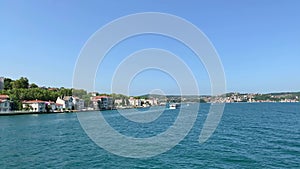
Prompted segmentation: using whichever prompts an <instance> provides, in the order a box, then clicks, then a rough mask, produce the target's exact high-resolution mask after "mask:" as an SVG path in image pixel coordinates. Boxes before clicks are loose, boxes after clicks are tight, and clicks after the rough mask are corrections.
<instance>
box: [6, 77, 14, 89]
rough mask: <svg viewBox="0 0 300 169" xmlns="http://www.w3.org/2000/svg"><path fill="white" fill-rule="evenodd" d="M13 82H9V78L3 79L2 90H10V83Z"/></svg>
mask: <svg viewBox="0 0 300 169" xmlns="http://www.w3.org/2000/svg"><path fill="white" fill-rule="evenodd" d="M13 82H14V81H13V80H11V79H10V78H5V79H4V90H10V89H12V83H13Z"/></svg>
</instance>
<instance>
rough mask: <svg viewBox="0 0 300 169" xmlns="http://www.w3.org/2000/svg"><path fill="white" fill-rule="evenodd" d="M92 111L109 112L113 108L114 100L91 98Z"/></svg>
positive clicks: (105, 97) (106, 97) (107, 97)
mask: <svg viewBox="0 0 300 169" xmlns="http://www.w3.org/2000/svg"><path fill="white" fill-rule="evenodd" d="M91 100H92V102H93V106H94V109H96V110H97V109H100V110H110V109H113V108H114V100H113V98H112V97H109V96H95V97H92V98H91Z"/></svg>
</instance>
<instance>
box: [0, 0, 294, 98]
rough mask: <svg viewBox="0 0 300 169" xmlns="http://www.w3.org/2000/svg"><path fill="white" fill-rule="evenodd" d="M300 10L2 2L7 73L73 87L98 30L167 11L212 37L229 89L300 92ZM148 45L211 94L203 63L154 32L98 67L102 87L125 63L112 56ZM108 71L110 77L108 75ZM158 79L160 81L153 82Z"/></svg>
mask: <svg viewBox="0 0 300 169" xmlns="http://www.w3.org/2000/svg"><path fill="white" fill-rule="evenodd" d="M299 9H300V1H298V0H277V1H272V0H243V1H240V0H217V1H216V0H212V1H201V0H191V1H176V0H164V1H157V0H151V1H150V0H149V1H146V0H145V1H141V0H127V1H116V0H109V1H67V0H62V1H59V0H56V1H54V0H44V1H38V0H36V1H32V0H27V1H21V0H20V1H9V0H2V1H0V23H1V26H0V42H1V45H0V56H1V60H0V76H4V77H9V78H12V79H17V78H20V77H21V76H25V77H28V78H29V80H30V81H31V82H33V83H36V84H38V85H40V86H54V87H61V86H64V87H72V77H73V70H74V66H75V63H76V60H77V57H78V55H79V52H80V50H81V48H82V47H83V45H84V44H85V42H86V41H87V40H88V38H89V37H90V36H91V35H92V34H93V33H94V32H95V31H97V30H98V29H99V28H101V27H102V26H104V25H105V24H107V23H109V22H110V21H112V20H114V19H117V18H119V17H122V16H124V15H128V14H134V13H137V12H163V13H170V14H173V15H177V16H179V17H182V18H184V19H186V20H188V21H190V22H191V23H193V24H194V25H196V26H197V27H198V28H199V29H201V30H202V31H203V32H204V33H205V34H206V35H207V37H208V38H209V39H210V41H211V42H212V43H213V44H214V46H215V48H216V49H217V51H218V53H219V56H220V58H221V61H222V63H223V66H224V70H225V75H226V80H227V90H228V91H237V92H260V93H267V92H276V91H300V78H299V74H300V10H299ZM153 42H154V43H153ZM149 47H157V48H162V49H167V50H170V51H172V52H174V53H176V54H178V55H180V56H183V59H184V60H185V61H186V62H187V64H188V65H189V66H190V68H191V69H192V70H193V72H194V74H195V76H196V78H197V80H198V82H199V84H200V91H201V93H203V94H207V93H209V82H208V78H207V74H206V72H205V69H204V68H203V67H201V66H202V65H201V63H197V64H196V63H195V62H191V61H190V62H189V60H188V59H186V58H184V55H189V54H190V51H188V49H185V47H181V46H180V44H178V43H177V42H175V41H173V40H170V39H167V38H164V37H159V36H154V35H149V36H144V37H135V38H133V39H129V40H128V41H124V43H122V44H120V45H119V46H117V47H116V48H118V49H119V50H115V51H112V52H111V53H110V54H109V55H112V56H111V57H107V58H108V59H106V60H105V61H104V63H103V66H100V68H99V73H98V74H97V79H96V90H98V91H99V92H101V93H102V92H109V88H110V85H109V80H107V79H109V78H110V75H111V74H112V73H113V70H114V68H115V67H114V66H116V65H117V64H118V61H120V60H118V59H113V55H118V56H124V57H125V56H126V55H129V54H130V53H132V52H134V51H135V50H139V49H143V48H149ZM117 51H118V52H117ZM101 69H103V70H107V71H108V72H105V73H102V74H101ZM154 74H155V75H157V76H156V77H157V78H152V79H151V78H149V77H153V75H154ZM153 82H155V83H153ZM169 82H172V79H171V78H170V77H168V76H167V75H165V74H163V73H161V72H156V71H148V72H144V73H141V74H140V75H138V76H137V77H136V78H135V79H134V80H133V82H132V86H131V92H132V94H141V93H145V92H147V91H149V90H151V89H153V88H162V89H165V90H166V91H165V92H166V93H169V94H175V93H176V89H175V88H176V85H174V81H173V82H172V84H169ZM150 83H151V84H150Z"/></svg>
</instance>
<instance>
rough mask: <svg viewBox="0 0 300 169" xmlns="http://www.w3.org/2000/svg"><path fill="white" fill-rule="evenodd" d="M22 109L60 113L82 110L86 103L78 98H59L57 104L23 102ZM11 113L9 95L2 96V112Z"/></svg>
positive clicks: (0, 99)
mask: <svg viewBox="0 0 300 169" xmlns="http://www.w3.org/2000/svg"><path fill="white" fill-rule="evenodd" d="M21 103H22V109H23V110H24V111H29V112H60V111H64V110H82V109H84V101H83V100H82V99H80V98H78V97H74V96H65V97H63V98H60V97H58V98H57V100H56V102H53V101H44V100H37V99H36V100H23V101H22V102H21ZM9 111H11V101H10V99H9V96H8V95H0V112H9Z"/></svg>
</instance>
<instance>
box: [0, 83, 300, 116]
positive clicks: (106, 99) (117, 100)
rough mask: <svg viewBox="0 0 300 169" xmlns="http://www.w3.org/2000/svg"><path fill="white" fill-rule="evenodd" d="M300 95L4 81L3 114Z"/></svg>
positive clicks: (295, 98) (0, 91) (295, 96)
mask: <svg viewBox="0 0 300 169" xmlns="http://www.w3.org/2000/svg"><path fill="white" fill-rule="evenodd" d="M299 101H300V92H284V93H269V94H259V93H244V94H243V93H227V94H224V95H220V96H190V95H186V96H176V95H167V96H163V95H155V94H151V95H150V94H146V95H142V96H125V95H122V94H115V93H112V94H105V93H102V94H101V93H98V92H87V91H85V90H83V89H67V88H64V87H61V88H53V87H40V86H38V85H36V84H34V83H29V80H28V79H27V78H26V77H21V78H20V79H17V80H12V79H10V78H4V77H0V112H1V113H7V112H44V113H47V112H71V111H94V110H111V109H125V108H141V107H150V106H164V105H166V104H168V103H172V102H187V103H192V102H198V103H199V102H200V103H239V102H249V103H257V102H292V103H294V102H299Z"/></svg>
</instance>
